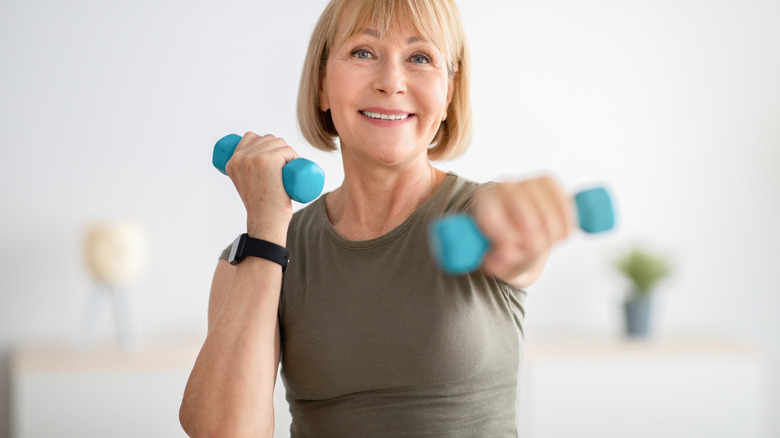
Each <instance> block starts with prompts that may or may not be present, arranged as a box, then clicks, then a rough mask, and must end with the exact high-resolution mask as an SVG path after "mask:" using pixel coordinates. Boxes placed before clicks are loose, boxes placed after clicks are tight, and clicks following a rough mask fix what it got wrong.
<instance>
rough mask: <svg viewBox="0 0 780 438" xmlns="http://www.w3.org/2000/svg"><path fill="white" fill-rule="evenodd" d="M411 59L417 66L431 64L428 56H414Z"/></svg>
mask: <svg viewBox="0 0 780 438" xmlns="http://www.w3.org/2000/svg"><path fill="white" fill-rule="evenodd" d="M410 59H411V61H412V62H413V63H415V64H430V63H431V58H430V57H429V56H428V55H423V54H417V55H412V57H411V58H410Z"/></svg>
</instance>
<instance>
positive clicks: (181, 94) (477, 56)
mask: <svg viewBox="0 0 780 438" xmlns="http://www.w3.org/2000/svg"><path fill="white" fill-rule="evenodd" d="M325 3H326V2H325V1H324V0H299V1H296V2H278V1H273V2H272V1H265V0H260V1H253V2H243V1H235V0H224V1H221V2H206V1H198V0H195V1H192V2H187V3H186V4H185V3H182V2H178V1H171V0H155V1H149V0H138V1H133V2H129V1H124V2H118V1H113V0H109V1H104V0H101V1H97V0H71V1H68V2H64V1H51V0H28V1H21V0H2V1H0V142H1V143H2V151H3V159H2V160H0V211H2V215H0V221H1V222H0V223H1V224H2V226H0V243H1V244H0V438H7V437H11V436H16V437H22V436H82V437H84V436H93V435H90V433H91V432H89V431H90V430H99V428H100V427H105V428H108V429H105V430H111V428H112V427H114V428H119V427H120V426H121V427H123V428H124V429H123V430H126V431H136V432H137V433H136V436H138V435H139V434H146V435H153V436H183V433H182V432H180V431H179V429H178V418H177V410H178V402H179V401H180V398H181V391H183V385H184V382H185V381H186V378H187V374H188V372H189V369H190V367H191V365H192V362H193V361H194V357H195V354H197V348H198V344H199V343H200V342H202V340H203V337H204V336H205V326H206V307H207V300H208V293H209V286H210V281H211V276H212V274H213V271H214V268H215V266H216V262H217V257H218V256H219V253H220V251H222V249H223V248H225V247H226V246H227V245H228V244H230V243H231V242H232V240H233V239H234V238H235V236H236V235H238V234H239V233H240V232H242V231H243V230H244V227H245V217H244V212H243V209H242V204H241V202H240V199H239V198H238V196H237V195H236V194H235V192H234V189H233V187H232V185H231V183H230V181H229V180H228V179H227V178H226V177H224V176H223V175H221V174H220V173H218V172H217V171H215V170H214V169H213V168H212V166H211V163H210V159H211V151H212V147H213V144H214V141H216V140H217V139H219V138H220V137H221V136H222V135H224V134H226V133H230V132H236V133H239V134H243V133H244V132H245V131H247V130H253V131H255V132H258V133H273V134H275V135H277V136H281V137H284V138H285V139H286V140H287V141H288V142H289V143H290V144H291V145H293V146H294V147H296V149H297V150H298V152H299V153H300V154H301V155H303V156H306V157H308V158H311V159H313V160H314V161H316V162H318V163H319V164H320V165H321V166H322V167H323V168H324V169H325V172H326V175H327V180H326V190H332V189H333V188H335V187H337V186H338V185H339V183H340V180H341V177H342V175H343V174H342V171H341V166H340V159H339V155H338V154H325V153H322V152H318V151H316V150H314V149H313V148H311V147H310V146H308V145H307V144H306V143H305V142H304V141H303V139H302V137H301V136H300V134H299V132H298V129H297V125H296V121H295V100H296V94H297V85H298V79H299V75H300V69H301V65H302V62H303V58H304V55H305V50H306V47H307V44H308V38H309V35H310V33H311V30H312V29H313V26H314V23H315V21H316V19H317V17H318V16H319V14H320V12H321V11H322V9H323V8H324V5H325ZM458 4H459V6H460V8H461V12H462V14H463V16H464V21H465V25H466V29H467V32H468V35H469V39H470V42H471V44H472V51H473V81H474V86H473V100H474V114H475V118H474V122H475V136H474V141H473V143H472V146H471V148H470V150H469V151H468V153H467V154H466V155H465V156H463V157H462V158H460V159H458V160H456V161H453V162H447V163H440V164H439V165H440V167H441V168H443V169H445V170H451V171H455V172H458V173H460V174H461V175H464V176H466V177H469V178H471V179H474V180H477V181H487V180H494V179H505V178H521V177H524V176H532V175H537V174H539V173H550V174H552V175H554V176H555V177H556V178H558V180H559V181H560V182H561V183H562V184H563V185H564V186H566V187H567V188H570V189H571V190H572V191H574V190H576V189H578V188H581V187H585V186H588V185H590V184H593V183H603V184H606V185H607V186H608V187H609V188H610V190H611V192H612V194H613V195H614V197H615V199H616V202H617V208H618V228H617V229H616V230H615V231H613V232H611V233H609V234H607V235H606V236H599V237H594V236H584V235H576V236H575V237H573V238H572V239H570V240H569V241H567V242H565V243H564V244H562V245H560V246H559V247H557V248H556V250H555V251H554V253H553V256H552V258H551V261H550V264H549V268H548V270H547V272H546V273H545V276H544V277H543V279H542V280H541V281H540V282H539V283H538V284H537V285H535V286H533V287H532V288H531V289H530V290H529V297H528V300H527V303H526V304H527V308H526V326H525V333H526V340H527V349H528V351H527V353H528V357H527V359H528V360H527V363H526V364H527V367H526V369H527V370H536V371H538V372H536V373H530V372H529V373H524V376H523V378H524V379H531V380H532V381H533V382H535V383H529V384H528V385H526V386H527V388H524V390H528V391H536V392H535V393H534V394H532V395H528V396H527V397H526V398H525V399H524V400H527V401H528V404H527V405H524V406H530V407H531V408H530V409H529V411H528V412H526V413H524V414H523V415H522V417H523V418H530V419H528V423H527V425H525V426H523V427H521V429H523V430H527V432H525V433H527V435H528V436H531V435H533V436H566V435H560V434H559V435H556V434H555V433H554V432H553V429H554V427H553V426H550V425H548V421H550V422H552V420H547V419H548V418H555V417H556V415H555V414H548V413H545V412H546V411H544V409H547V407H550V406H554V403H553V404H550V403H548V402H551V401H553V402H554V401H555V400H558V401H565V400H568V401H570V402H572V403H575V401H576V400H580V398H581V399H582V401H581V402H577V403H575V404H574V405H573V406H572V409H576V410H577V412H578V414H577V415H580V416H582V418H580V417H577V418H579V419H581V420H582V419H584V418H586V417H587V419H588V421H590V423H588V426H587V427H590V428H591V429H588V430H593V431H595V432H594V434H595V433H599V434H598V435H587V434H583V433H580V435H579V436H602V437H603V436H609V435H608V434H609V432H610V431H620V432H621V433H622V436H627V435H626V434H625V429H622V428H625V427H629V426H630V427H637V428H638V429H637V430H638V432H637V433H634V434H632V435H628V436H635V437H636V436H645V435H642V434H641V433H640V432H641V430H642V429H641V428H642V427H643V425H644V426H645V429H647V427H648V424H649V422H651V421H652V422H653V423H654V424H656V426H657V423H663V425H664V427H667V428H669V429H667V430H666V432H665V433H666V434H665V435H664V436H694V435H692V434H688V433H685V431H690V430H698V429H691V427H694V428H695V427H697V426H695V425H696V424H699V425H700V424H701V423H705V422H714V420H712V419H717V418H719V417H722V418H726V417H729V416H732V417H734V419H733V422H732V423H733V424H731V426H729V427H731V428H728V427H726V428H724V427H721V428H720V429H719V430H720V431H721V434H717V433H715V434H710V436H762V437H769V436H773V437H775V436H778V437H780V416H778V415H774V414H773V413H777V412H780V378H779V377H778V375H777V373H774V374H773V373H771V372H770V370H772V369H775V370H777V369H779V368H780V318H777V311H778V309H780V293H778V292H780V286H778V283H777V266H778V264H780V249H779V248H780V231H779V228H778V225H777V224H778V221H779V220H780V173H779V172H778V171H777V168H778V165H780V81H778V79H777V78H780V56H779V54H780V26H778V22H779V19H780V3H778V2H776V1H774V0H714V1H705V0H675V1H669V0H661V1H652V2H650V1H637V0H624V1H610V0H594V1H573V0H552V1H546V2H538V1H524V0H520V1H511V2H510V1H490V0H489V1H476V0H460V1H458ZM115 221H130V222H132V223H133V224H135V225H134V226H135V228H134V230H136V231H138V230H141V231H139V232H138V233H136V235H137V236H139V237H137V238H136V240H137V241H136V243H135V244H134V245H136V247H139V248H144V249H143V250H142V251H141V250H139V251H138V252H137V253H138V254H140V255H139V256H138V257H140V258H139V259H138V260H140V261H141V262H143V263H140V262H139V263H140V264H141V265H143V267H144V268H143V269H140V270H138V272H137V275H134V276H133V278H132V281H126V282H123V283H122V284H121V286H119V287H118V289H121V291H122V294H121V296H123V297H124V298H125V299H126V304H125V305H124V306H122V307H121V308H122V309H124V310H125V311H126V313H127V315H128V316H127V318H126V321H127V326H128V327H129V331H130V332H131V333H132V337H133V339H134V340H133V342H132V343H131V347H132V348H130V349H129V350H128V351H131V352H130V353H122V352H117V351H116V349H115V347H113V346H114V345H115V344H116V338H117V336H116V335H115V325H116V320H117V316H116V315H117V312H116V311H115V310H114V308H112V307H111V305H110V304H111V300H110V299H105V298H107V297H109V298H110V297H111V296H117V295H111V293H106V292H105V291H103V292H100V290H101V289H100V288H99V287H98V286H100V281H97V280H96V277H95V275H94V274H92V273H91V271H90V269H89V265H88V263H87V257H86V255H85V253H86V250H87V244H86V242H87V235H88V233H89V231H90V230H92V229H94V227H95V226H96V224H103V223H106V222H111V223H113V222H115ZM637 244H638V245H641V247H642V248H645V249H649V250H651V251H652V252H654V253H655V254H658V255H659V256H661V257H662V258H663V259H664V260H665V261H666V262H668V264H669V266H670V270H669V275H668V276H666V277H665V278H664V279H663V280H662V281H660V282H659V283H658V285H657V286H656V288H655V291H654V294H653V313H652V316H651V333H650V334H649V335H648V337H647V338H646V339H644V340H641V341H632V342H628V341H625V335H624V334H623V319H622V318H623V316H622V313H621V312H622V305H623V301H624V299H625V297H626V296H627V292H628V291H630V289H631V285H630V283H629V282H628V281H627V279H626V278H625V277H624V276H622V275H621V274H620V272H619V271H618V270H616V269H615V267H614V263H615V260H616V259H617V258H619V257H620V255H621V254H622V253H623V252H624V251H625V250H626V249H627V248H632V247H634V245H637ZM101 297H102V298H101ZM96 298H100V299H96ZM89 315H92V316H91V317H90V316H89ZM90 318H92V322H91V323H88V321H90ZM85 327H87V329H85ZM85 340H86V341H85ZM534 358H535V359H534ZM556 358H557V359H556ZM534 360H536V362H534ZM556 360H558V362H556ZM534 364H537V365H538V366H537V365H534ZM551 364H552V365H551ZM577 364H581V366H579V365H577ZM632 364H633V365H632ZM564 365H568V366H569V369H564V368H565V367H564ZM634 365H636V366H635V367H634V368H631V367H632V366H634ZM535 366H536V368H534V367H535ZM562 367H563V368H562ZM589 367H590V368H589ZM583 370H591V371H592V372H593V373H595V374H590V375H589V376H590V377H587V376H582V378H578V377H577V376H578V375H579V374H577V373H581V372H583ZM599 370H601V372H602V374H601V375H599V376H600V377H599V378H598V379H597V378H595V377H594V376H596V375H597V374H598V373H599V372H600V371H599ZM632 370H633V371H632ZM675 370H677V371H675ZM701 370H707V371H706V372H702V371H701ZM553 371H555V372H554V373H553ZM545 373H547V374H545ZM555 373H558V374H555ZM604 373H606V374H604ZM708 373H710V374H711V377H712V378H711V380H706V379H705V380H701V381H700V382H698V383H696V385H698V386H695V385H694V386H692V387H691V389H690V390H684V389H683V390H682V391H683V392H686V395H685V396H684V397H689V398H684V400H685V402H684V403H683V402H681V401H680V400H681V399H679V397H680V391H678V392H677V393H676V394H677V395H674V394H673V393H668V392H667V393H664V392H659V391H658V388H659V386H658V385H659V382H661V384H662V383H663V382H664V381H666V382H667V383H668V382H679V383H680V384H681V385H684V384H686V382H688V383H690V382H691V378H689V377H690V376H699V377H701V376H702V375H710V374H708ZM545 376H547V377H550V378H551V379H552V377H551V376H553V377H554V376H558V377H555V378H554V379H552V380H555V381H557V382H563V381H567V380H566V378H570V379H571V382H573V383H572V384H571V385H568V384H567V385H564V386H561V387H553V386H554V385H547V386H545V385H546V383H545V382H549V381H551V380H550V379H548V380H545V378H546V377H545ZM561 376H563V377H561ZM566 376H568V377H566ZM610 376H613V377H614V376H617V377H614V380H610ZM619 376H623V377H620V378H618V377H619ZM651 376H652V377H651ZM664 376H668V379H666V380H664ZM591 377H592V379H591ZM623 378H625V379H624V380H621V379H623ZM702 378H703V377H702ZM533 379H537V380H533ZM586 379H588V380H589V381H590V382H591V383H592V382H603V384H601V383H599V385H596V386H592V387H587V386H585V387H581V388H575V387H574V386H572V385H574V384H575V383H576V382H577V381H579V382H580V383H582V381H583V380H586ZM599 379H601V380H599ZM675 379H677V380H675ZM632 381H633V382H637V381H639V383H638V386H637V392H635V393H633V394H621V393H619V391H620V387H625V386H626V385H627V384H628V383H627V382H632ZM621 382H622V383H621ZM144 385H146V386H148V387H150V388H152V389H153V390H155V389H156V390H158V391H159V394H158V393H155V392H151V393H149V392H144V390H143V388H144V387H145V386H144ZM643 385H644V386H643ZM645 386H648V387H650V388H652V387H655V389H656V390H655V392H653V394H650V393H643V392H641V391H642V388H643V387H645ZM661 386H663V385H661ZM112 388H115V389H112ZM123 388H124V389H123ZM545 388H547V389H545ZM677 388H678V389H680V387H679V386H678V387H677ZM125 390H127V391H128V392H126V393H124V392H123V391H125ZM545 391H548V392H545ZM648 391H650V390H649V389H648ZM707 391H709V392H707ZM713 391H714V393H713ZM540 393H541V394H542V395H540ZM544 394H547V395H546V396H545V395H544ZM697 394H698V395H699V397H698V398H697ZM711 394H715V395H711ZM545 397H547V398H546V399H545ZM577 397H580V398H577ZM653 397H655V400H656V401H655V402H653V403H650V402H648V404H647V405H646V406H645V405H642V406H644V407H643V412H636V410H635V409H634V407H636V406H638V404H637V403H638V401H640V400H645V401H646V400H649V399H651V398H653ZM675 397H678V398H675ZM742 397H744V398H742ZM280 400H281V398H280ZM594 400H595V401H594ZM675 400H676V402H675ZM536 402H538V403H537V404H534V403H536ZM155 403H157V404H155ZM157 406H160V407H159V408H158V407H157ZM534 406H535V407H534ZM545 406H547V407H545ZM669 406H672V407H673V408H674V410H673V411H672V413H670V414H669V415H671V417H668V418H667V417H664V416H663V415H661V414H664V412H665V411H664V409H665V408H664V407H666V408H668V407H669ZM733 406H742V407H743V408H745V409H746V410H744V411H739V412H736V413H735V410H734V408H733ZM589 408H591V410H589ZM144 409H145V410H144ZM561 409H563V408H561ZM689 409H690V415H688V416H687V417H686V413H687V412H688V411H687V410H689ZM135 410H138V412H136V411H135ZM702 410H704V411H703V412H706V413H707V415H708V416H707V417H706V418H708V420H704V419H701V420H700V419H698V417H696V416H697V415H700V414H701V412H700V411H702ZM278 411H281V413H280V415H284V414H285V412H284V411H286V407H281V408H278ZM145 415H146V416H148V417H149V418H151V419H150V420H148V421H149V423H146V422H145V421H146V420H144V418H146V417H145ZM659 415H660V417H659ZM664 415H666V414H664ZM735 415H736V416H735ZM577 418H574V417H570V416H568V415H567V414H566V413H565V411H560V412H558V414H557V419H558V423H566V420H567V419H569V420H571V421H572V422H575V423H576V421H575V420H577ZM729 418H730V417H729ZM85 419H89V420H85ZM597 419H601V420H600V421H603V422H601V423H599V421H597ZM154 421H159V422H160V423H159V425H157V424H156V423H153V422H154ZM281 421H282V422H283V421H284V419H282V420H281ZM583 421H585V420H583ZM621 421H623V422H625V423H626V424H622V423H621ZM629 423H630V424H629ZM690 423H693V424H694V426H691V425H690ZM46 424H50V425H55V426H56V427H57V428H58V429H57V430H59V433H56V434H54V435H51V434H48V432H47V431H46V430H47V429H46V428H45V425H46ZM101 424H102V426H101ZM528 425H532V426H533V427H531V426H528ZM732 426H733V427H732ZM53 427H54V426H53ZM144 427H151V428H155V430H157V432H158V433H157V434H154V433H152V434H150V433H147V432H146V430H148V429H144ZM583 427H584V426H583ZM68 428H72V429H68ZM79 428H83V432H82V433H78V432H68V431H67V430H79ZM96 428H97V429H96ZM133 428H135V429H133ZM599 428H601V429H599ZM532 429H533V430H532ZM580 430H581V431H582V430H585V429H583V428H581V429H580ZM669 431H676V432H677V433H674V432H672V433H670V432H669ZM729 431H732V432H729ZM745 431H747V432H745ZM283 432H284V431H282V432H280V434H277V436H284V433H283ZM561 433H565V432H561ZM742 433H744V434H742ZM12 434H13V435H12ZM94 436H101V435H99V434H97V435H94ZM102 436H106V435H102ZM112 436H120V435H119V434H118V433H115V434H112ZM569 436H571V435H569Z"/></svg>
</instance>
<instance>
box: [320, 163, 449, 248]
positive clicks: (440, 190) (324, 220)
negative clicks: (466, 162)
mask: <svg viewBox="0 0 780 438" xmlns="http://www.w3.org/2000/svg"><path fill="white" fill-rule="evenodd" d="M457 178H458V176H457V175H455V174H454V173H447V176H446V178H445V179H444V181H442V183H441V184H439V187H437V188H436V190H434V192H433V194H432V195H431V196H429V197H428V199H426V200H425V201H424V202H423V203H422V204H420V206H419V207H417V208H416V209H415V210H414V211H413V212H412V214H410V215H409V217H407V218H406V220H404V221H403V222H402V223H401V224H399V225H398V226H397V227H395V228H393V229H392V230H390V231H388V232H387V233H385V234H383V235H381V236H378V237H375V238H373V239H368V240H349V239H346V238H344V237H343V236H342V235H340V234H339V233H338V232H337V231H336V229H335V228H333V224H331V223H330V220H328V211H327V209H326V208H325V196H322V197H320V198H319V199H317V201H316V203H315V204H314V205H313V207H314V208H316V210H315V214H316V216H317V218H318V219H319V223H320V226H322V228H323V230H325V233H326V234H327V235H328V237H329V238H330V240H332V241H333V242H334V243H335V244H337V245H339V246H341V247H343V248H347V249H356V250H366V249H372V248H376V247H379V246H382V245H385V244H387V243H389V242H391V241H393V240H395V239H397V238H398V237H399V236H401V235H402V234H404V233H405V232H406V230H408V229H409V227H411V226H412V224H413V223H414V222H415V221H416V220H417V218H418V217H420V215H422V213H424V212H425V211H426V210H428V209H430V207H431V205H433V204H434V203H435V202H436V201H437V200H438V199H439V198H441V197H442V196H443V195H444V193H447V192H448V191H449V189H450V188H451V187H452V186H453V185H454V184H455V181H456V180H457Z"/></svg>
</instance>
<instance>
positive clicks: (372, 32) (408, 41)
mask: <svg viewBox="0 0 780 438" xmlns="http://www.w3.org/2000/svg"><path fill="white" fill-rule="evenodd" d="M363 33H364V34H366V35H370V36H372V37H374V38H380V36H379V31H377V30H376V29H366V30H364V31H363ZM418 41H426V40H425V39H424V38H423V37H421V36H419V35H415V36H410V37H409V38H407V39H406V44H412V43H416V42H418Z"/></svg>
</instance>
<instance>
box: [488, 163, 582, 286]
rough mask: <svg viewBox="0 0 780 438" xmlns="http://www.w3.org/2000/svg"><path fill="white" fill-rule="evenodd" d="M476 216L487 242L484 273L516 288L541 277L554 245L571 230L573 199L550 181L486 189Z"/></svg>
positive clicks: (545, 179)
mask: <svg viewBox="0 0 780 438" xmlns="http://www.w3.org/2000/svg"><path fill="white" fill-rule="evenodd" d="M475 208H476V209H475V212H474V217H475V220H476V222H477V225H478V226H479V228H480V230H482V233H483V234H484V235H485V237H486V238H487V239H488V240H489V241H490V244H491V247H490V250H489V251H488V253H487V254H486V256H485V258H484V260H483V264H482V268H483V270H484V271H485V272H486V273H487V274H488V275H492V276H494V277H497V278H499V279H501V280H503V281H506V282H507V283H509V284H512V285H514V286H516V287H521V288H523V287H528V286H530V285H531V284H533V283H534V282H536V280H537V279H538V278H539V276H540V275H541V273H542V271H543V270H544V267H545V265H546V264H547V257H548V255H549V253H550V249H551V248H552V246H553V245H555V244H556V243H557V242H560V241H561V240H563V239H565V238H566V237H567V236H568V235H569V233H570V232H571V230H572V228H573V226H574V208H573V206H572V200H571V199H570V198H569V196H568V195H567V194H566V193H565V192H564V191H563V189H562V188H561V187H560V186H559V185H558V184H557V183H556V182H555V181H554V180H553V179H552V178H550V177H547V176H545V177H540V178H534V179H529V180H524V181H520V182H504V183H497V184H495V185H491V186H488V187H485V188H484V189H483V190H481V191H480V192H479V194H478V195H477V198H476V204H475Z"/></svg>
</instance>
